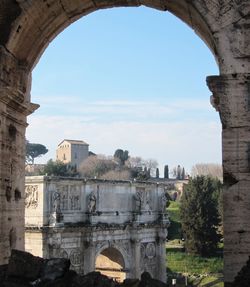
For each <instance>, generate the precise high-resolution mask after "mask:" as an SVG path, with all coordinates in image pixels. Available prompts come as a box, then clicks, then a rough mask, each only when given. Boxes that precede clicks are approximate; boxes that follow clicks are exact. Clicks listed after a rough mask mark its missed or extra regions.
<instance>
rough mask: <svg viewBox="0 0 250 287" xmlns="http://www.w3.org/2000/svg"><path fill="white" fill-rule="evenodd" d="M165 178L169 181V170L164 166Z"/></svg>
mask: <svg viewBox="0 0 250 287" xmlns="http://www.w3.org/2000/svg"><path fill="white" fill-rule="evenodd" d="M164 178H165V179H169V170H168V165H165V166H164Z"/></svg>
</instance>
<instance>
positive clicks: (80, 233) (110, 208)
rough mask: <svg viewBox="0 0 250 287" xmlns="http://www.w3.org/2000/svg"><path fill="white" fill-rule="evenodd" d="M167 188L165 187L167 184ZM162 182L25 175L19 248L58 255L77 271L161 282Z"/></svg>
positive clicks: (164, 200) (164, 220)
mask: <svg viewBox="0 0 250 287" xmlns="http://www.w3.org/2000/svg"><path fill="white" fill-rule="evenodd" d="M169 187H170V188H172V187H171V186H169ZM166 190H167V185H166V184H165V185H163V184H158V183H147V182H131V181H108V180H97V179H87V180H86V179H83V178H82V179H81V178H59V177H46V176H33V177H26V184H25V193H26V196H25V226H26V231H25V249H26V251H28V252H31V253H32V254H34V255H36V256H41V257H44V258H52V257H64V258H69V259H70V261H71V269H74V270H75V271H77V272H78V273H80V274H86V273H88V272H91V271H94V270H98V271H101V272H102V273H104V274H106V275H108V276H110V277H113V278H115V279H117V280H118V281H122V280H123V279H125V278H140V276H141V274H142V272H143V271H148V272H149V273H150V274H151V276H153V277H154V278H158V279H160V280H162V281H166V262H165V260H166V248H165V242H166V236H167V227H168V225H169V220H168V215H167V214H166V203H167V197H166Z"/></svg>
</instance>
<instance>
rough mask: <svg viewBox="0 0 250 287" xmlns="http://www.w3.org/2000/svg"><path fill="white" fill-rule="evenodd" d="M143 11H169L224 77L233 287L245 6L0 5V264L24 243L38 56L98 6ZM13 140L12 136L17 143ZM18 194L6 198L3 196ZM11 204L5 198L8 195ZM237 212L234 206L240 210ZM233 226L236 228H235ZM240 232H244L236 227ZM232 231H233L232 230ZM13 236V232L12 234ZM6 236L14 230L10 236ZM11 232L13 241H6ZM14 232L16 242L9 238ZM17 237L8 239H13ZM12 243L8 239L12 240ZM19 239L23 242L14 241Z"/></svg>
mask: <svg viewBox="0 0 250 287" xmlns="http://www.w3.org/2000/svg"><path fill="white" fill-rule="evenodd" d="M139 5H146V6H149V7H153V8H156V9H160V10H162V11H170V12H172V13H173V14H175V15H176V16H177V17H179V18H180V19H182V20H183V21H184V22H186V23H187V24H188V25H189V26H190V27H192V28H193V29H194V30H195V32H196V33H198V34H199V36H200V37H201V38H202V39H203V40H204V41H205V42H206V43H207V45H208V47H209V48H210V49H211V52H212V53H213V54H214V56H215V58H216V60H217V62H218V65H219V69H220V74H221V76H220V77H218V78H216V79H209V86H210V87H211V90H212V92H213V94H214V104H215V105H216V106H217V105H218V103H220V105H219V107H218V110H219V112H220V116H221V119H222V123H223V143H222V145H223V146H222V149H223V166H224V168H225V172H224V182H225V192H224V193H225V196H224V210H225V214H224V215H225V216H224V219H225V227H224V231H225V278H226V281H228V282H230V281H232V280H233V278H234V277H235V275H236V273H237V272H238V270H239V269H240V268H241V267H242V266H243V263H244V262H243V261H244V260H245V261H246V258H247V255H249V254H250V245H249V243H248V241H247V238H248V232H249V230H250V226H249V222H248V221H247V218H248V213H249V210H248V205H247V204H248V201H249V200H248V197H249V189H250V186H249V185H250V183H249V167H248V161H249V159H248V147H247V145H248V141H249V137H250V136H249V133H250V131H249V124H248V121H247V119H248V106H249V104H248V102H249V73H250V65H249V62H250V36H249V35H250V33H249V30H250V25H249V24H250V17H249V15H250V3H249V1H248V0H237V1H236V0H213V1H211V0H193V1H189V0H119V1H115V0H98V1H97V0H95V1H94V0H81V1H80V0H61V1H59V0H43V1H42V0H22V1H21V0H2V1H1V2H0V31H1V34H0V117H1V135H0V141H1V150H0V159H1V165H0V175H1V176H0V180H1V182H0V195H1V200H0V207H1V216H0V218H1V219H0V220H1V224H0V263H3V262H6V261H7V260H8V256H9V254H10V248H11V247H12V246H13V242H16V243H17V244H19V243H18V242H20V245H18V246H19V247H20V248H21V245H23V243H22V244H21V242H23V222H24V221H23V219H22V218H23V216H22V215H23V211H24V202H23V190H24V182H23V180H24V178H23V177H24V172H23V170H24V164H23V163H24V156H23V148H24V133H25V125H26V116H27V115H28V114H29V113H31V112H32V111H33V110H34V106H31V105H30V104H29V100H30V99H29V89H30V82H29V80H28V79H29V76H30V73H31V70H32V68H33V67H34V65H35V64H36V63H37V61H38V60H39V57H40V56H41V55H42V53H43V51H44V50H45V48H46V47H47V45H48V44H49V42H50V41H51V40H53V39H54V37H55V36H56V35H58V34H59V33H60V32H61V31H62V30H63V29H64V28H65V27H67V26H69V25H70V24H71V23H72V22H74V21H75V20H77V19H78V18H80V17H82V16H84V15H86V14H88V13H90V12H93V11H96V10H98V9H102V8H108V7H118V6H139ZM14 134H16V136H15V139H14ZM15 190H17V192H16V194H19V193H18V191H20V192H21V200H19V201H15V200H14V199H13V198H14V197H13V196H12V197H11V199H10V200H9V199H8V200H7V197H6V194H7V195H8V194H9V193H10V194H11V195H13V194H15ZM8 198H9V195H8ZM237 207H239V208H237ZM236 223H237V224H236ZM238 226H242V229H238V230H236V229H237V228H238ZM236 227H237V228H236ZM11 230H12V231H11ZM10 231H11V232H10ZM10 234H12V235H10ZM14 234H16V236H14ZM15 237H16V238H17V241H16V240H13V238H15ZM10 238H12V239H11V240H10ZM19 238H20V239H19Z"/></svg>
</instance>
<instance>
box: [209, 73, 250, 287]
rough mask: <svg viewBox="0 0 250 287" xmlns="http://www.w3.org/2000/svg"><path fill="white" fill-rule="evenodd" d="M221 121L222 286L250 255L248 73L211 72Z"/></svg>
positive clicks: (214, 98)
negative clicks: (218, 74)
mask: <svg viewBox="0 0 250 287" xmlns="http://www.w3.org/2000/svg"><path fill="white" fill-rule="evenodd" d="M207 84H208V86H209V88H210V90H211V91H212V93H213V95H212V96H211V103H212V105H213V106H214V107H215V109H216V110H217V111H218V112H219V114H220V119H221V123H222V163H223V181H224V187H223V209H224V211H223V225H224V276H225V286H227V283H230V282H232V281H233V280H234V278H235V276H236V275H237V273H238V272H239V271H240V270H241V268H242V267H243V266H244V265H245V264H246V261H247V260H248V256H249V255H250V239H249V238H250V220H249V218H250V74H232V75H221V76H211V77H208V78H207Z"/></svg>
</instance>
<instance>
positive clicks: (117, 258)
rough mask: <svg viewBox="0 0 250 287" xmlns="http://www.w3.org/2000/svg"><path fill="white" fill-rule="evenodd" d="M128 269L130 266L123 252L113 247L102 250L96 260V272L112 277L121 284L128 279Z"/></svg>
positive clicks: (107, 246)
mask: <svg viewBox="0 0 250 287" xmlns="http://www.w3.org/2000/svg"><path fill="white" fill-rule="evenodd" d="M128 267H129V265H128V263H127V262H126V257H125V256H124V254H123V252H122V250H121V249H119V248H118V247H114V246H113V245H112V246H109V245H106V247H103V248H101V250H99V252H98V253H97V255H96V258H95V269H96V271H100V272H101V273H102V274H105V275H107V276H109V277H112V278H114V279H115V280H117V281H119V282H122V281H123V280H125V279H126V270H127V269H128Z"/></svg>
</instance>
